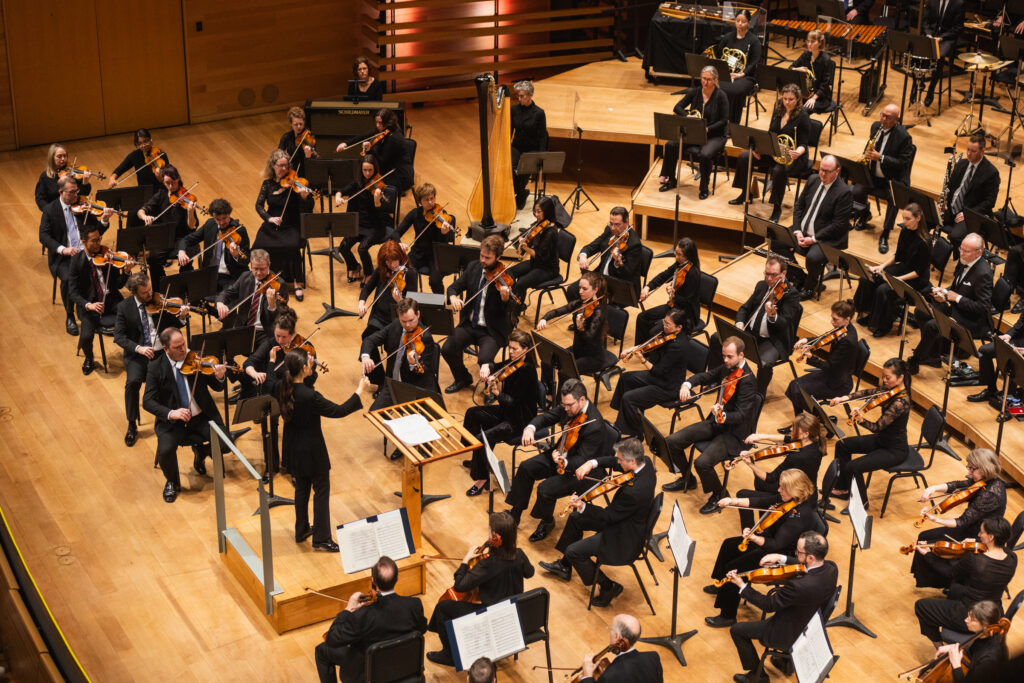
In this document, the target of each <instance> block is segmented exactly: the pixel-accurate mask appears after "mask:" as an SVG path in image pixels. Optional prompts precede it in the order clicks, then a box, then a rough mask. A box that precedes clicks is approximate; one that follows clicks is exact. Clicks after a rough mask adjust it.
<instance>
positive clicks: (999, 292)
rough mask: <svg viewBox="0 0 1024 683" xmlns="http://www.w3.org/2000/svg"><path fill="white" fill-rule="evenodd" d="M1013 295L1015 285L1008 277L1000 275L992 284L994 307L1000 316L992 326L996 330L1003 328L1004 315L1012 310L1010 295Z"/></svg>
mask: <svg viewBox="0 0 1024 683" xmlns="http://www.w3.org/2000/svg"><path fill="white" fill-rule="evenodd" d="M1012 295H1013V286H1012V285H1011V284H1010V283H1009V282H1008V281H1007V280H1006V278H1004V277H1002V276H999V277H998V278H996V281H995V283H993V285H992V308H993V310H995V312H996V313H998V314H999V317H998V318H996V321H995V323H994V324H993V326H992V329H994V330H997V331H998V330H1000V329H1002V324H1003V315H1005V314H1006V312H1007V311H1008V310H1010V297H1011V296H1012Z"/></svg>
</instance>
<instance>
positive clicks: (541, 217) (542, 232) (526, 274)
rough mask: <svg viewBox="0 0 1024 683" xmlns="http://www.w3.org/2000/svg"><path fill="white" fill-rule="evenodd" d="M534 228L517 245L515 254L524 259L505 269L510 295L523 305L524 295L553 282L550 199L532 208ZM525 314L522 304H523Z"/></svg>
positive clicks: (555, 227) (554, 224)
mask: <svg viewBox="0 0 1024 683" xmlns="http://www.w3.org/2000/svg"><path fill="white" fill-rule="evenodd" d="M533 218H534V224H533V225H531V226H530V227H529V228H527V229H526V231H525V234H524V235H523V236H522V239H521V240H520V242H519V252H520V253H521V254H522V255H523V256H526V257H528V258H527V259H525V260H523V261H520V262H519V263H517V264H516V265H514V266H512V267H511V268H509V269H508V273H509V275H511V276H512V277H514V278H515V280H516V283H515V284H514V285H512V293H513V294H515V295H516V296H517V297H518V298H519V300H520V301H523V302H525V301H526V295H527V292H529V290H530V289H531V288H535V287H537V286H539V285H541V284H543V283H545V282H549V281H551V280H557V279H558V278H559V272H558V231H559V230H561V229H562V228H563V226H561V225H559V223H558V219H557V217H556V215H555V202H554V200H553V199H551V197H542V198H541V199H540V200H539V201H538V202H536V203H535V204H534V205H533ZM523 306H524V308H522V310H525V303H524V304H523Z"/></svg>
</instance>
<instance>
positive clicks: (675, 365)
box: [611, 308, 690, 436]
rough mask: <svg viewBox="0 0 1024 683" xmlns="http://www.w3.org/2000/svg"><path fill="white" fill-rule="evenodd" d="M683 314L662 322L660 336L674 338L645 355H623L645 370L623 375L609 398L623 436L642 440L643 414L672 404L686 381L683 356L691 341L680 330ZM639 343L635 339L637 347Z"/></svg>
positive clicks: (672, 311)
mask: <svg viewBox="0 0 1024 683" xmlns="http://www.w3.org/2000/svg"><path fill="white" fill-rule="evenodd" d="M685 319H686V314H685V313H683V311H681V310H680V309H678V308H673V309H670V310H669V311H668V312H667V313H666V314H665V318H664V320H662V334H663V335H664V336H665V337H669V336H673V335H674V336H675V338H674V339H672V340H671V341H669V342H666V343H664V344H662V345H661V346H659V347H658V348H656V349H654V350H653V351H650V352H649V353H648V354H646V355H645V354H642V353H640V352H639V351H637V352H635V353H633V354H632V356H630V354H623V357H622V359H623V360H625V361H628V360H629V359H630V358H631V357H632V359H633V360H634V361H636V360H639V361H640V362H641V363H643V366H644V368H646V369H644V370H633V371H630V372H623V373H622V374H620V375H619V383H618V384H617V385H616V386H615V393H614V394H613V395H612V402H611V408H612V410H618V411H619V414H618V416H617V417H616V418H615V426H616V428H618V430H619V432H620V433H621V434H623V435H629V436H641V435H642V434H643V426H642V424H641V422H640V415H641V414H642V413H643V411H645V410H647V409H648V408H651V407H653V406H656V405H659V404H661V403H667V402H670V401H674V400H675V398H676V392H678V391H679V385H680V384H682V383H683V380H684V379H686V352H687V349H688V348H689V346H690V340H689V338H688V337H687V336H686V332H685V331H684V330H683V322H684V321H685ZM641 343H642V341H641V340H640V339H637V344H638V345H639V344H641Z"/></svg>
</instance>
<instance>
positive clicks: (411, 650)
mask: <svg viewBox="0 0 1024 683" xmlns="http://www.w3.org/2000/svg"><path fill="white" fill-rule="evenodd" d="M424 649H425V648H424V643H423V634H422V633H418V632H416V631H411V632H409V633H406V634H405V635H404V636H399V637H397V638H392V639H391V640H385V641H383V642H380V643H374V644H373V645H371V646H370V647H368V648H366V683H422V682H423V681H426V680H427V679H426V678H425V677H424V675H423V651H424Z"/></svg>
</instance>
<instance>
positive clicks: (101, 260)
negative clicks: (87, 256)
mask: <svg viewBox="0 0 1024 683" xmlns="http://www.w3.org/2000/svg"><path fill="white" fill-rule="evenodd" d="M92 262H93V264H94V265H97V266H114V267H115V268H124V267H125V266H134V265H136V262H135V259H133V258H132V257H131V254H129V253H128V252H127V251H114V250H113V249H111V248H110V247H108V246H106V245H102V246H101V247H100V253H98V254H96V255H95V256H93V257H92Z"/></svg>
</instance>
